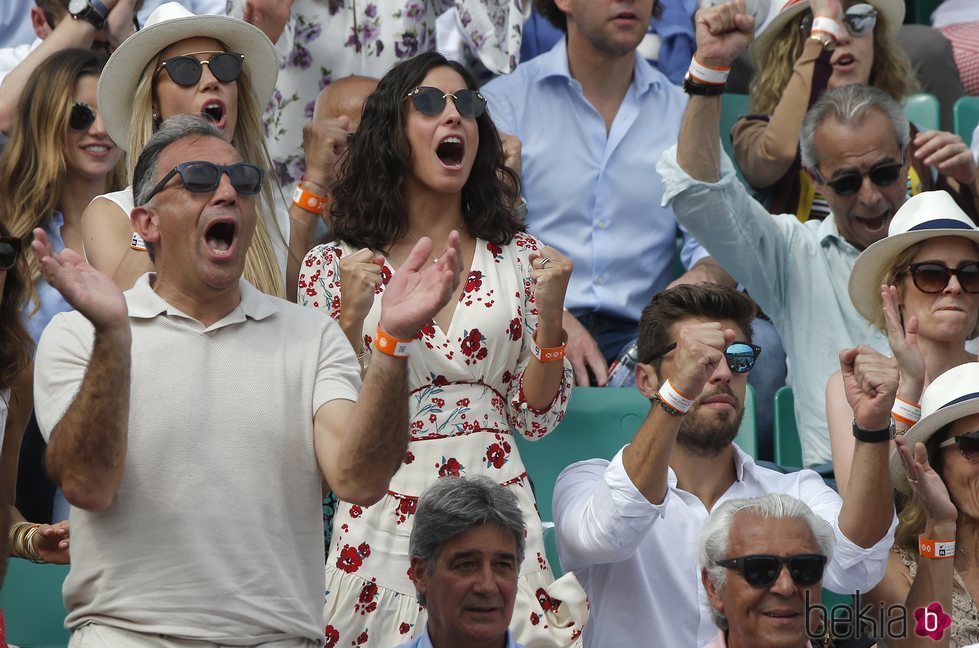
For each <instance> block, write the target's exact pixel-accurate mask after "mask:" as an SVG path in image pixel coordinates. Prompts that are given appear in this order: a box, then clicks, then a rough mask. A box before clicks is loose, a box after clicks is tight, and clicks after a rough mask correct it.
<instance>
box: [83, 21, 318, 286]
mask: <svg viewBox="0 0 979 648" xmlns="http://www.w3.org/2000/svg"><path fill="white" fill-rule="evenodd" d="M277 75H278V63H277V59H276V54H275V49H274V47H273V46H272V43H271V42H270V41H269V39H268V37H266V36H265V34H264V33H262V31H261V30H260V29H258V28H257V27H254V26H252V25H250V24H248V23H245V22H243V21H241V20H238V19H236V18H229V17H227V16H212V15H202V16H196V15H194V14H192V13H190V12H189V11H188V10H187V9H185V8H184V7H183V6H181V5H179V4H177V3H175V2H171V3H167V4H164V5H161V6H160V7H158V8H157V9H156V10H155V11H154V12H153V13H152V14H151V15H150V17H149V19H148V20H147V23H146V26H145V27H144V28H143V29H141V30H140V31H139V32H137V33H136V34H134V35H133V36H131V37H130V38H128V39H127V40H126V41H125V42H124V43H123V44H122V45H121V46H120V47H119V49H117V50H116V51H115V52H114V53H113V55H112V57H111V58H110V59H109V62H108V63H107V64H106V66H105V72H104V73H103V76H102V81H101V82H100V83H99V91H98V96H99V105H100V106H101V107H102V112H103V115H104V119H105V122H106V128H107V130H108V131H109V134H110V135H111V136H112V137H113V139H114V140H115V141H116V142H118V143H119V145H120V146H122V147H123V148H125V149H126V150H127V151H128V152H129V167H130V168H129V175H130V177H131V175H132V165H133V164H135V160H136V158H137V157H138V155H139V151H141V150H142V148H143V145H144V144H145V142H146V140H148V139H149V137H150V135H152V134H153V132H154V131H155V130H156V128H157V126H159V124H160V122H162V121H163V120H165V119H168V118H170V117H173V116H175V115H179V114H185V113H190V114H202V115H204V116H205V117H207V118H208V119H210V120H211V121H212V122H213V123H214V124H215V125H216V126H217V127H218V128H219V129H221V130H222V131H223V132H224V134H225V136H226V137H227V138H228V139H229V140H230V141H232V142H233V143H235V145H236V147H237V148H238V150H239V151H241V153H242V155H243V156H244V158H245V159H246V160H248V161H250V162H253V163H255V164H258V165H259V166H261V167H263V168H265V169H270V168H271V162H270V158H269V155H268V151H267V149H266V147H265V139H264V133H263V127H262V122H261V114H262V109H263V108H264V106H265V104H266V102H267V101H268V99H269V97H270V96H271V94H272V91H273V90H274V88H275V80H276V78H277ZM309 188H310V189H312V190H313V191H316V189H315V188H314V187H313V186H312V185H310V187H309ZM277 189H278V188H275V192H276V193H278V190H277ZM319 193H322V191H320V192H319ZM276 198H278V197H276ZM280 202H281V201H280ZM132 207H133V198H132V189H131V187H130V188H127V189H126V190H124V191H120V192H116V193H114V194H107V195H104V196H101V197H100V198H97V199H96V200H94V201H93V202H92V204H91V205H90V206H89V207H88V208H87V209H86V210H85V213H84V214H83V216H82V234H83V236H84V239H85V253H86V255H87V257H88V261H89V263H91V264H92V266H93V267H95V268H96V269H97V270H100V271H102V272H104V273H106V274H108V275H110V276H112V277H113V278H114V279H115V281H116V283H117V284H118V285H119V286H120V288H122V289H124V290H125V289H128V288H129V287H131V286H132V284H133V283H134V282H135V280H136V278H138V277H139V276H140V275H141V274H143V273H144V272H148V271H151V270H152V269H153V264H152V259H151V257H150V255H149V254H148V253H147V252H146V248H145V246H144V245H143V242H142V241H141V240H140V239H139V237H138V236H134V234H133V229H132V226H131V225H130V222H129V211H130V210H131V209H132ZM281 211H282V212H284V208H283V209H282V210H281ZM260 213H261V214H262V219H261V220H260V221H259V227H258V228H256V231H255V236H254V238H253V240H252V244H251V248H250V249H249V252H248V257H247V260H246V265H245V278H246V279H247V280H248V281H250V282H251V283H252V284H253V285H254V286H255V287H257V288H259V289H260V290H262V291H263V292H265V293H268V294H273V295H277V296H285V294H286V290H285V286H286V284H285V279H284V275H285V268H286V256H287V249H286V243H285V239H284V236H283V232H282V230H284V229H287V228H288V223H287V222H286V219H284V218H281V217H280V218H278V219H277V217H276V212H275V200H274V197H273V187H272V186H271V185H270V183H266V184H265V186H264V187H263V190H262V199H261V202H260ZM293 216H296V217H297V218H299V219H300V220H306V221H309V220H311V219H314V218H315V216H314V215H313V214H310V213H309V212H305V211H304V210H301V209H298V208H296V207H293V208H292V210H291V211H290V218H292V217H293ZM233 235H234V234H233V233H227V235H226V233H222V232H218V233H217V234H216V236H215V237H214V239H215V241H216V243H215V244H221V243H220V241H221V239H222V238H227V236H233ZM225 243H227V241H225ZM297 247H298V248H302V249H301V250H300V251H298V252H297V254H296V256H297V259H296V264H295V266H296V267H295V274H296V276H297V277H298V260H299V259H301V258H302V255H303V254H304V253H305V251H306V246H305V245H304V242H299V243H297ZM291 283H292V284H293V285H295V283H296V281H295V280H293V281H292V282H291Z"/></svg>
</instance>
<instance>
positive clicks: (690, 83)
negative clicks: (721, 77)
mask: <svg viewBox="0 0 979 648" xmlns="http://www.w3.org/2000/svg"><path fill="white" fill-rule="evenodd" d="M726 87H727V85H726V84H724V83H700V82H699V81H695V80H694V79H693V78H692V77H691V76H690V75H689V74H688V75H687V76H685V77H683V91H684V92H686V93H687V94H688V95H702V96H705V97H716V96H717V95H722V94H724V89H725V88H726Z"/></svg>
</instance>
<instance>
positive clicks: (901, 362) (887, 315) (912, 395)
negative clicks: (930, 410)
mask: <svg viewBox="0 0 979 648" xmlns="http://www.w3.org/2000/svg"><path fill="white" fill-rule="evenodd" d="M880 297H881V300H883V302H884V322H885V324H886V326H887V343H888V344H889V345H890V346H891V351H892V352H893V353H894V359H895V360H897V364H898V367H899V369H900V376H901V385H900V388H901V394H902V396H903V397H904V399H905V400H909V401H911V402H913V403H916V402H918V401H919V400H920V397H921V392H922V390H923V389H924V385H925V380H926V374H925V358H924V356H922V355H921V350H920V349H919V348H918V317H917V316H915V315H912V316H911V317H909V318H908V321H907V323H902V322H901V316H900V310H899V308H898V303H897V287H896V286H881V287H880Z"/></svg>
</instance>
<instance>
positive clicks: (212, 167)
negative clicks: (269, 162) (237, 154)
mask: <svg viewBox="0 0 979 648" xmlns="http://www.w3.org/2000/svg"><path fill="white" fill-rule="evenodd" d="M222 173H227V174H228V178H229V179H230V180H231V185H232V186H233V187H234V188H235V191H237V192H238V193H240V194H244V195H246V196H253V195H255V194H257V193H258V192H259V191H261V190H262V178H263V177H264V176H265V172H264V171H262V169H261V168H260V167H257V166H255V165H254V164H248V163H247V162H237V163H235V164H230V165H227V166H224V165H221V164H214V163H213V162H204V161H195V162H184V163H183V164H178V165H177V166H175V167H174V168H173V170H172V171H170V173H168V174H166V175H165V176H163V179H162V180H160V181H159V182H158V183H157V185H156V186H155V187H153V189H152V190H151V191H150V193H149V195H148V196H147V197H146V199H145V200H144V201H143V202H142V204H144V205H145V204H146V203H148V202H149V201H150V200H151V199H152V198H153V196H155V195H156V194H158V193H160V192H161V191H163V188H164V187H166V185H167V183H168V182H170V178H172V177H173V176H175V175H179V176H180V180H181V182H183V183H184V188H185V189H186V190H187V191H191V192H193V193H207V192H209V191H214V190H215V189H217V188H218V185H219V184H221V174H222Z"/></svg>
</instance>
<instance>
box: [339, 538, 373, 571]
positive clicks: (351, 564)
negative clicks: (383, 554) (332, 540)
mask: <svg viewBox="0 0 979 648" xmlns="http://www.w3.org/2000/svg"><path fill="white" fill-rule="evenodd" d="M360 546H361V547H367V545H366V544H362V545H360ZM369 555H370V547H367V553H366V554H364V553H363V552H362V551H358V550H357V549H354V548H353V547H351V546H350V545H348V544H345V545H343V549H341V550H340V556H339V557H338V558H337V569H340V570H342V571H345V572H347V573H348V574H352V573H354V572H355V571H357V570H358V569H360V566H361V565H363V564H364V558H366V557H367V556H369Z"/></svg>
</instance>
